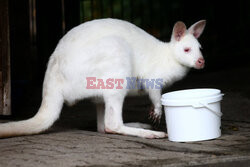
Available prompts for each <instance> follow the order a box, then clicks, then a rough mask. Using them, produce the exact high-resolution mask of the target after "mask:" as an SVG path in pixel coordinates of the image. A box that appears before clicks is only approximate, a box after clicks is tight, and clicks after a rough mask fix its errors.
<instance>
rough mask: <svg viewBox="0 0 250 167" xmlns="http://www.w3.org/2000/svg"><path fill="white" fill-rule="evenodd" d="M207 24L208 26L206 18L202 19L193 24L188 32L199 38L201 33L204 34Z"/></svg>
mask: <svg viewBox="0 0 250 167" xmlns="http://www.w3.org/2000/svg"><path fill="white" fill-rule="evenodd" d="M205 26H206V20H200V21H198V22H197V23H195V24H193V25H192V26H191V27H190V28H189V29H188V32H189V33H191V34H193V35H194V37H195V38H199V37H200V35H201V34H202V32H203V30H204V28H205Z"/></svg>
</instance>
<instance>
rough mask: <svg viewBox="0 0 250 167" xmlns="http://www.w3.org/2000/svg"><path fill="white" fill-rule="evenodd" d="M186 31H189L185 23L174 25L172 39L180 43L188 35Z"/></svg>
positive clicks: (179, 22)
mask: <svg viewBox="0 0 250 167" xmlns="http://www.w3.org/2000/svg"><path fill="white" fill-rule="evenodd" d="M186 31H187V27H186V25H185V24H184V23H183V22H181V21H178V22H177V23H175V25H174V28H173V33H172V39H175V40H176V41H180V40H181V38H182V37H183V36H184V35H185V34H186Z"/></svg>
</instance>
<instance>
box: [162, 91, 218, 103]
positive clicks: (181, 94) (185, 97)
mask: <svg viewBox="0 0 250 167" xmlns="http://www.w3.org/2000/svg"><path fill="white" fill-rule="evenodd" d="M222 96H223V94H221V91H220V90H219V89H211V88H202V89H186V90H179V91H174V92H169V93H165V94H164V95H162V98H161V102H162V105H165V106H194V107H196V106H197V107H199V106H200V102H202V103H204V102H205V103H206V104H208V103H214V102H217V101H220V100H221V99H222Z"/></svg>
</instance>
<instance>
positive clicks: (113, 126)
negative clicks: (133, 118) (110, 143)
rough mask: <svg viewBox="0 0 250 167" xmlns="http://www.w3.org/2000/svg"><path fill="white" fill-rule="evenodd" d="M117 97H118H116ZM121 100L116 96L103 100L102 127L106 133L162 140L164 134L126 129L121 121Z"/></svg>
mask: <svg viewBox="0 0 250 167" xmlns="http://www.w3.org/2000/svg"><path fill="white" fill-rule="evenodd" d="M118 96H119V95H118ZM122 105H123V98H118V97H116V96H114V95H113V96H112V97H106V98H105V116H104V125H105V132H106V133H116V134H123V135H131V136H138V137H143V138H164V137H166V133H165V132H157V131H152V130H146V129H142V128H134V127H127V126H125V125H124V124H123V119H122Z"/></svg>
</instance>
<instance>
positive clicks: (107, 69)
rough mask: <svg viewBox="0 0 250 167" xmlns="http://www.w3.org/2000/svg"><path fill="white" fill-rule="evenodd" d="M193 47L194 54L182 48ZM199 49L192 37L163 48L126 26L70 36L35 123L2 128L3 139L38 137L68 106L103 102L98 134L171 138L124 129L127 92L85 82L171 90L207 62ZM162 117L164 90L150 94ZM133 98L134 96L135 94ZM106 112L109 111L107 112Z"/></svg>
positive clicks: (105, 25)
mask: <svg viewBox="0 0 250 167" xmlns="http://www.w3.org/2000/svg"><path fill="white" fill-rule="evenodd" d="M184 47H190V48H191V52H190V53H189V54H187V53H184V51H183V48H184ZM199 48H200V44H199V43H198V41H197V39H196V38H195V37H194V36H193V35H192V34H190V33H188V31H186V34H185V35H184V37H183V38H182V39H181V40H180V41H176V40H175V39H174V38H172V40H171V42H170V43H164V42H161V41H159V40H157V39H156V38H154V37H153V36H151V35H149V34H148V33H146V32H145V31H143V30H142V29H140V28H138V27H136V26H135V25H133V24H130V23H128V22H126V21H121V20H116V19H100V20H93V21H90V22H86V23H84V24H81V25H79V26H77V27H75V28H73V29H72V30H71V31H69V32H68V33H67V34H66V35H65V36H64V37H63V38H62V39H61V40H60V42H59V43H58V45H57V47H56V49H55V51H54V52H53V54H52V56H51V57H50V60H49V63H48V68H47V71H46V75H45V79H44V84H43V100H42V104H41V107H40V109H39V111H38V113H37V114H36V116H35V117H33V118H31V119H30V120H27V121H20V122H11V123H7V124H1V125H0V137H9V136H18V135H27V134H36V133H39V132H41V131H44V130H46V129H47V128H49V127H50V126H51V125H52V124H53V122H54V121H55V120H56V119H58V117H59V114H60V111H61V108H62V105H63V102H64V101H66V102H68V103H69V104H73V103H74V102H75V101H76V100H80V99H84V98H88V97H100V98H101V99H103V101H104V103H105V106H104V105H103V104H99V106H98V108H97V111H98V131H100V132H107V133H118V134H125V135H133V136H139V137H145V138H162V137H166V134H165V133H164V132H156V131H151V130H145V129H140V128H135V127H128V126H125V125H124V123H123V119H122V105H123V100H124V97H125V96H126V95H127V94H128V93H131V92H132V91H130V92H129V90H127V89H110V90H103V89H86V86H87V81H86V77H96V78H102V79H108V78H119V79H124V80H125V81H126V77H138V78H148V79H151V78H153V79H154V78H163V79H164V83H165V84H166V85H167V86H168V85H171V84H172V83H173V82H175V81H177V80H179V79H181V78H182V77H183V76H185V74H186V73H187V71H188V69H189V68H190V67H195V62H196V61H197V59H198V58H200V57H202V55H201V52H200V50H199ZM124 87H126V83H124ZM147 92H148V93H149V96H150V98H151V100H152V102H153V104H154V106H155V110H154V111H155V114H156V115H159V116H160V115H161V112H162V111H161V104H160V97H161V90H157V89H149V90H147ZM132 93H133V92H132ZM104 110H105V111H104Z"/></svg>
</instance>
